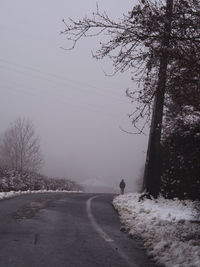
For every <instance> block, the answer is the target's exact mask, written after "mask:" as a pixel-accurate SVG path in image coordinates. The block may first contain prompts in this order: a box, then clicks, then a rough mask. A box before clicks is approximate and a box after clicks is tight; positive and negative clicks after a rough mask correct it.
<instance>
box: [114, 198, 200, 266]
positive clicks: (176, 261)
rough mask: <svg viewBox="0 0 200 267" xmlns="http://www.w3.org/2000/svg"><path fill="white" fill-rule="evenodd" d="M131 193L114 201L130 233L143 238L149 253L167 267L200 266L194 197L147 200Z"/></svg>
mask: <svg viewBox="0 0 200 267" xmlns="http://www.w3.org/2000/svg"><path fill="white" fill-rule="evenodd" d="M139 197H140V194H137V193H134V194H133V193H130V194H125V195H121V196H118V197H116V198H115V199H114V200H113V204H114V206H115V208H116V209H117V210H118V212H119V215H120V219H121V222H122V223H123V224H124V225H125V227H126V229H127V231H128V232H129V234H130V235H131V236H133V237H139V238H142V239H143V241H144V246H145V247H146V248H147V252H148V254H149V256H151V257H153V258H154V260H155V261H156V262H157V263H161V264H164V265H165V266H167V267H197V266H200V220H199V217H198V214H197V211H196V209H195V207H196V206H198V205H200V203H199V202H194V201H190V200H187V201H186V200H184V201H181V200H178V199H174V200H168V199H164V198H163V197H159V198H158V199H156V200H150V199H145V200H142V201H141V202H139V201H138V200H139Z"/></svg>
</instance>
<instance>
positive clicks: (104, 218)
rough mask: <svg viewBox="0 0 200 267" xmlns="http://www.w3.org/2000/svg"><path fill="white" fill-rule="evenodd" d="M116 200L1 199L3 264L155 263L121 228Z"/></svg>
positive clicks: (116, 266) (115, 266)
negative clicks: (115, 207) (114, 203)
mask: <svg viewBox="0 0 200 267" xmlns="http://www.w3.org/2000/svg"><path fill="white" fill-rule="evenodd" d="M112 199H113V195H109V194H105V195H101V194H95V195H94V194H93V195H92V194H84V193H79V194H76V193H74V194H70V193H45V194H30V195H22V196H17V197H15V198H12V199H7V200H2V201H0V218H1V220H0V240H1V241H0V266H2V267H11V266H12V267H23V266H24V267H27V266H28V267H32V266H35V267H36V266H37V267H43V266H44V267H47V266H48V267H79V266H81V267H84V266H85V267H86V266H87V267H96V266H101V267H104V266H105V267H107V266H108V267H110V266H111V267H126V266H128V267H131V266H132V267H136V266H145V267H147V266H153V265H152V264H151V263H150V262H149V261H148V258H147V256H146V254H145V251H144V250H143V249H142V247H140V245H139V244H138V243H136V242H135V241H134V240H132V239H129V238H128V236H127V235H126V234H125V233H122V232H120V221H119V218H118V215H117V214H116V212H115V210H114V209H113V207H112Z"/></svg>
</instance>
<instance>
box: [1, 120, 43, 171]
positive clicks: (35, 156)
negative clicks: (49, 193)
mask: <svg viewBox="0 0 200 267" xmlns="http://www.w3.org/2000/svg"><path fill="white" fill-rule="evenodd" d="M0 159H1V161H0V162H1V165H2V167H7V168H12V169H14V170H18V171H25V170H28V171H36V170H37V169H38V168H39V167H41V164H42V162H43V159H42V156H41V152H40V143H39V137H38V136H36V135H35V130H34V126H33V123H32V122H31V121H30V120H28V119H24V118H23V119H22V118H18V119H16V120H15V122H14V124H13V125H12V126H11V127H10V128H9V129H8V130H7V131H6V132H5V133H4V135H3V136H2V138H1V145H0Z"/></svg>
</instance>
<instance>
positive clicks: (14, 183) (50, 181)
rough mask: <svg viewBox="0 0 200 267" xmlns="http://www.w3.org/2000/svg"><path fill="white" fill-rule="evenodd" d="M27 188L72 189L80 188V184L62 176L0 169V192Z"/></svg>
mask: <svg viewBox="0 0 200 267" xmlns="http://www.w3.org/2000/svg"><path fill="white" fill-rule="evenodd" d="M27 190H32V191H34V190H67V191H74V190H81V186H80V185H78V184H77V183H76V182H74V181H71V180H68V179H64V178H63V179H61V178H49V177H46V176H44V175H41V174H38V173H35V172H28V171H23V172H20V171H16V170H12V169H0V192H9V191H27Z"/></svg>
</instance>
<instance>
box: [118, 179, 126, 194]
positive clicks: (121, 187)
mask: <svg viewBox="0 0 200 267" xmlns="http://www.w3.org/2000/svg"><path fill="white" fill-rule="evenodd" d="M119 187H120V190H121V195H123V194H124V188H125V187H126V184H125V182H124V179H122V180H121V182H120V184H119Z"/></svg>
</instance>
